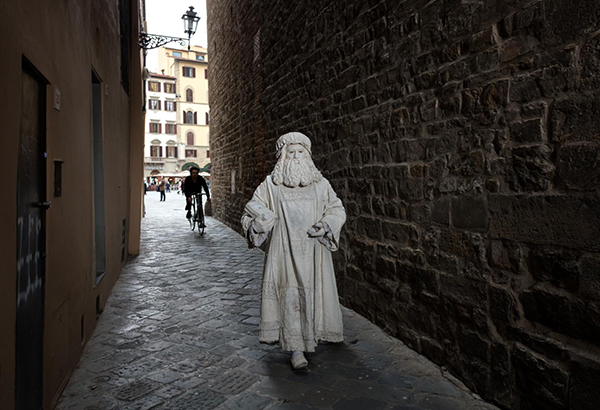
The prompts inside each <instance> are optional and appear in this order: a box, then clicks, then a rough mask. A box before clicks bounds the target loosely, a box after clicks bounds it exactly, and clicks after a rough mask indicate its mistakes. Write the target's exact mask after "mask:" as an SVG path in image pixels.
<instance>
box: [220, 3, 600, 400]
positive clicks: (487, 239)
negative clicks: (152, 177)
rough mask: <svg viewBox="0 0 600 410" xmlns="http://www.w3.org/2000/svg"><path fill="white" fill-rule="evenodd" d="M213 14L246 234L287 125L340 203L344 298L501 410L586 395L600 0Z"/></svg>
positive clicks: (594, 322)
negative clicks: (309, 148) (305, 141)
mask: <svg viewBox="0 0 600 410" xmlns="http://www.w3.org/2000/svg"><path fill="white" fill-rule="evenodd" d="M208 14H209V48H210V52H211V66H210V68H209V81H210V90H211V96H210V99H211V145H212V146H211V154H212V156H213V168H212V172H213V177H212V179H213V181H212V183H213V185H212V187H213V190H214V193H213V196H214V210H215V215H216V217H217V218H219V219H220V220H222V221H224V222H225V223H227V224H228V225H230V226H231V227H233V228H234V229H238V230H239V228H240V224H239V219H240V216H241V213H242V210H243V206H244V204H245V202H246V201H247V200H248V199H249V198H250V196H251V195H252V192H253V191H254V189H255V187H256V186H257V185H258V184H259V183H260V182H261V181H262V180H263V179H264V177H265V175H266V174H267V173H268V172H270V171H271V169H272V167H273V165H274V163H275V153H274V150H275V147H274V145H275V140H276V139H277V137H278V136H279V135H281V134H283V133H285V132H289V131H296V130H297V131H301V132H304V133H306V134H307V135H309V136H310V137H311V138H312V140H313V145H314V149H313V151H314V155H313V156H314V159H315V162H316V164H317V166H318V167H319V168H320V169H321V170H322V171H323V173H324V175H325V176H326V177H327V178H328V179H329V180H330V181H331V183H332V185H333V187H334V188H335V190H336V191H337V193H338V195H339V196H340V197H341V198H342V200H343V202H344V205H345V207H346V209H347V212H348V221H347V224H346V227H345V229H344V231H343V237H342V247H341V249H340V251H339V252H338V253H336V254H335V263H336V268H337V274H338V284H339V289H340V294H341V297H342V299H343V303H344V304H345V305H347V306H349V307H352V308H353V309H355V310H357V311H358V312H360V313H362V314H363V315H365V316H366V317H367V318H369V319H370V320H372V321H373V322H375V323H376V324H378V325H379V326H381V327H382V328H383V329H385V330H386V331H388V332H389V333H391V334H392V335H394V336H397V337H399V338H400V339H402V340H403V341H404V342H405V343H407V344H408V345H409V346H411V347H412V348H414V349H415V350H417V351H419V352H421V353H423V354H425V355H427V356H428V357H430V358H431V359H432V360H434V361H435V362H437V363H439V364H443V365H444V366H446V367H447V368H448V369H450V371H451V372H452V373H453V374H455V375H456V376H457V377H459V378H461V379H462V380H463V381H464V382H465V383H466V384H467V385H468V386H469V387H471V388H472V389H474V390H475V391H477V392H478V393H479V394H481V395H482V396H483V397H484V398H486V399H487V400H490V401H492V402H494V403H497V404H498V405H500V406H501V407H503V408H512V409H534V408H544V409H569V408H571V409H575V408H576V409H586V408H593V407H594V406H595V405H596V403H594V401H593V400H587V397H588V396H587V395H588V393H589V392H593V391H596V389H597V383H598V380H599V379H600V373H599V371H598V369H599V368H600V356H599V355H598V351H599V350H598V349H599V348H600V302H599V297H598V294H599V293H598V289H600V271H599V270H598V267H599V266H600V264H599V263H598V260H600V259H599V258H600V239H598V238H599V235H598V232H600V196H599V191H598V182H599V181H600V177H599V172H598V165H599V163H600V98H599V97H598V95H600V94H599V93H598V91H600V58H599V57H598V51H599V50H600V33H599V31H598V30H600V3H599V2H597V1H593V0H578V1H575V2H573V1H566V0H546V1H519V0H510V1H507V0H477V1H454V0H442V1H434V2H432V1H425V0H406V1H397V0H387V1H382V0H371V1H357V0H349V1H345V2H336V1H333V0H329V1H327V0H321V1H316V0H308V1H301V2H298V1H297V2H289V1H284V0H281V1H276V0H273V1H268V2H265V1H262V2H261V1H259V0H235V1H234V0H220V1H215V0H211V1H209V2H208ZM232 179H233V183H232ZM582 354H583V355H584V356H585V357H586V361H585V365H582V364H581V363H582V361H581V359H580V356H581V355H582ZM586 406H587V407H586ZM590 406H591V407H590Z"/></svg>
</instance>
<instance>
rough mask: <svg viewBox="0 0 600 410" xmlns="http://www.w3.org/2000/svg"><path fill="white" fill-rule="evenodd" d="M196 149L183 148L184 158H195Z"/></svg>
mask: <svg viewBox="0 0 600 410" xmlns="http://www.w3.org/2000/svg"><path fill="white" fill-rule="evenodd" d="M196 156H197V155H196V150H195V149H186V150H185V157H186V158H196Z"/></svg>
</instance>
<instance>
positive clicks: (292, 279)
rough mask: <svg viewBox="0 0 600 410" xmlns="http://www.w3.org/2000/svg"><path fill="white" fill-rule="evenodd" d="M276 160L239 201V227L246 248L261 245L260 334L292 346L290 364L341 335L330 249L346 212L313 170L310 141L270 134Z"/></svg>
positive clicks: (302, 360)
mask: <svg viewBox="0 0 600 410" xmlns="http://www.w3.org/2000/svg"><path fill="white" fill-rule="evenodd" d="M277 156H278V158H279V159H278V162H277V165H276V166H275V169H274V170H273V173H272V174H271V175H269V176H268V177H267V178H266V179H265V181H264V182H263V183H262V184H261V185H260V186H259V187H258V188H257V189H256V191H255V192H254V196H253V197H252V199H251V200H250V202H248V204H247V205H246V208H245V210H244V215H243V217H242V226H243V229H244V232H245V233H246V237H247V239H248V242H249V244H250V246H251V247H261V248H263V249H264V250H265V251H266V257H265V266H264V273H263V282H262V300H261V312H260V328H259V330H260V333H259V339H260V341H261V342H263V343H276V342H279V343H280V344H281V348H282V349H283V350H285V351H291V352H293V354H292V366H293V367H294V368H295V369H299V368H303V367H306V365H307V364H308V362H307V360H306V358H305V357H304V353H303V352H314V350H315V346H316V345H317V343H318V342H319V341H327V342H334V343H335V342H341V341H343V339H344V336H343V325H342V312H341V309H340V304H339V299H338V293H337V286H336V282H335V273H334V270H333V261H332V257H331V252H333V251H336V250H337V249H338V247H339V237H340V231H341V229H342V225H343V224H344V222H345V221H346V213H345V211H344V207H343V206H342V201H340V199H339V198H338V197H337V196H336V194H335V192H334V191H333V188H332V187H331V185H330V184H329V181H327V180H326V179H325V178H323V176H322V175H321V173H320V172H319V171H318V170H317V169H316V167H315V165H314V163H313V161H312V158H311V142H310V139H309V138H308V137H307V136H306V135H304V134H301V133H299V132H292V133H288V134H285V135H283V136H281V137H280V138H279V139H278V140H277Z"/></svg>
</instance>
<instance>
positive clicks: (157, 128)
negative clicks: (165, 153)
mask: <svg viewBox="0 0 600 410" xmlns="http://www.w3.org/2000/svg"><path fill="white" fill-rule="evenodd" d="M150 132H152V133H155V134H160V133H161V132H162V124H159V123H158V122H151V123H150Z"/></svg>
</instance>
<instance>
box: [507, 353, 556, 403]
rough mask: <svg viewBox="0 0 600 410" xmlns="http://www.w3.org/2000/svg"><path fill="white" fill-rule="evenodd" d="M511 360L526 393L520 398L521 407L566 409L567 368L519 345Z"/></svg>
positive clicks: (519, 384) (519, 383)
mask: <svg viewBox="0 0 600 410" xmlns="http://www.w3.org/2000/svg"><path fill="white" fill-rule="evenodd" d="M512 362H513V366H514V368H515V373H516V382H517V386H520V387H521V388H522V389H523V391H524V392H527V394H526V395H523V396H522V398H521V406H522V407H523V406H525V407H524V408H529V409H545V410H559V409H560V410H564V409H565V408H566V404H567V394H568V391H567V388H568V376H567V374H566V373H565V371H564V370H562V369H561V368H559V367H558V366H556V365H555V364H553V363H551V362H549V361H548V360H545V359H544V358H542V357H539V356H537V355H535V354H534V353H532V352H531V351H529V350H527V349H526V348H525V347H523V346H520V345H516V346H515V348H514V350H513V354H512Z"/></svg>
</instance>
